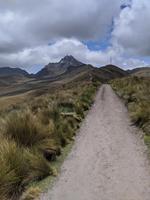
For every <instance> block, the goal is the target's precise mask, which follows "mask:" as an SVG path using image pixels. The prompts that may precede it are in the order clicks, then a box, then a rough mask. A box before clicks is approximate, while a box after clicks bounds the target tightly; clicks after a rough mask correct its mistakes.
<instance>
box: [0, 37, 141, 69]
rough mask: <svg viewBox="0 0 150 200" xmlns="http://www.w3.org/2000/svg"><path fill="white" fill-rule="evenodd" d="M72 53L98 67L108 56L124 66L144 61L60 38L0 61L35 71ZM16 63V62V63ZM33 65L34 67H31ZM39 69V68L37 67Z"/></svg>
mask: <svg viewBox="0 0 150 200" xmlns="http://www.w3.org/2000/svg"><path fill="white" fill-rule="evenodd" d="M70 54H71V55H73V56H74V57H75V58H77V59H78V60H80V61H82V62H83V63H87V64H92V65H94V66H97V67H100V66H103V65H106V64H108V63H109V60H110V58H112V59H113V64H116V65H119V66H122V67H124V68H126V67H127V66H131V67H134V66H143V65H145V63H143V61H140V60H138V59H125V58H123V57H122V56H121V54H119V52H118V49H115V48H113V47H110V48H108V49H107V50H105V51H91V50H89V49H88V47H87V46H86V45H85V44H83V43H82V42H80V41H79V40H77V39H73V38H72V39H61V40H58V41H57V42H55V43H53V44H51V45H49V46H48V45H42V46H38V47H35V48H30V49H29V48H28V49H25V50H23V51H21V52H19V53H12V54H10V55H9V59H8V57H7V56H3V57H0V60H1V62H3V63H5V62H6V61H7V62H8V63H9V65H11V66H13V67H15V66H17V67H22V68H25V69H27V70H29V71H31V69H32V70H33V71H34V72H36V71H37V70H36V67H37V66H41V67H43V66H44V65H46V64H47V63H49V62H50V61H51V62H57V61H59V60H60V59H61V58H62V57H64V56H65V55H70ZM16 63H17V64H16ZM33 66H35V68H33ZM38 69H39V68H38Z"/></svg>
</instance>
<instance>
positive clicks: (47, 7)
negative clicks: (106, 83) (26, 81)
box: [0, 0, 150, 71]
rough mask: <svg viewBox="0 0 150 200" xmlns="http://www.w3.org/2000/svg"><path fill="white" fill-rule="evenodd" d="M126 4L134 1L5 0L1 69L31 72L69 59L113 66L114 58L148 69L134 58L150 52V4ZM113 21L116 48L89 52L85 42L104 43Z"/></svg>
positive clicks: (0, 19)
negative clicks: (95, 41)
mask: <svg viewBox="0 0 150 200" xmlns="http://www.w3.org/2000/svg"><path fill="white" fill-rule="evenodd" d="M122 3H126V4H128V3H130V4H131V0H111V2H110V0H84V1H81V0H44V1H41V0H21V1H20V0H5V1H0V67H1V66H8V65H9V66H14V67H16V66H17V67H23V68H26V69H30V68H33V66H43V65H45V64H47V63H48V62H55V61H58V60H59V59H61V58H62V57H63V56H65V55H66V54H72V55H73V56H75V57H76V58H77V59H79V60H81V61H82V62H85V63H91V64H93V65H94V66H101V65H105V64H108V62H109V60H110V57H111V58H113V63H114V64H117V65H119V66H124V67H130V66H132V67H134V66H142V65H145V64H146V63H145V62H144V61H142V60H140V59H138V58H136V59H134V58H132V56H133V55H134V57H135V55H140V56H142V55H149V53H150V46H149V41H150V34H149V27H150V26H149V25H150V24H149V23H150V2H149V0H142V1H139V0H132V6H131V7H125V8H124V9H123V10H120V5H121V4H122ZM113 19H114V27H113V32H112V34H111V38H110V41H111V46H109V47H108V48H107V49H106V50H101V51H92V50H89V49H88V47H87V46H86V45H85V44H84V43H83V42H82V41H86V40H101V39H103V38H105V36H106V35H107V33H108V31H109V30H110V29H111V25H112V20H113ZM48 43H51V45H49V46H48ZM34 71H36V69H35V70H34Z"/></svg>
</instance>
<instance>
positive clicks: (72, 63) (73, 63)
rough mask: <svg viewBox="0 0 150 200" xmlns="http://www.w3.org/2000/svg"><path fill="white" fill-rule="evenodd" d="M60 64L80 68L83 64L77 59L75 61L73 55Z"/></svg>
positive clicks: (62, 60) (66, 57)
mask: <svg viewBox="0 0 150 200" xmlns="http://www.w3.org/2000/svg"><path fill="white" fill-rule="evenodd" d="M59 63H60V64H65V65H68V66H69V65H70V66H80V65H82V64H83V63H81V62H79V61H78V60H77V59H75V58H74V57H73V56H72V55H67V56H65V57H64V58H62V59H61V60H60V62H59Z"/></svg>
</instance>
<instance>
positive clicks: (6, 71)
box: [0, 67, 29, 77]
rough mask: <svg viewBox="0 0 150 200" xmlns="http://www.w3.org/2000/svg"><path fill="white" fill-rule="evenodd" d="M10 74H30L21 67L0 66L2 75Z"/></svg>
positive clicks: (26, 75)
mask: <svg viewBox="0 0 150 200" xmlns="http://www.w3.org/2000/svg"><path fill="white" fill-rule="evenodd" d="M8 76H25V77H28V76H29V74H28V73H27V72H26V71H25V70H23V69H20V68H11V67H1V68H0V77H8Z"/></svg>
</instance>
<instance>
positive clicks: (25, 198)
mask: <svg viewBox="0 0 150 200" xmlns="http://www.w3.org/2000/svg"><path fill="white" fill-rule="evenodd" d="M40 193H41V190H40V188H39V187H30V188H29V189H28V190H27V191H26V192H24V194H23V195H22V197H21V200H34V199H38V198H39V196H40Z"/></svg>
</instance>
